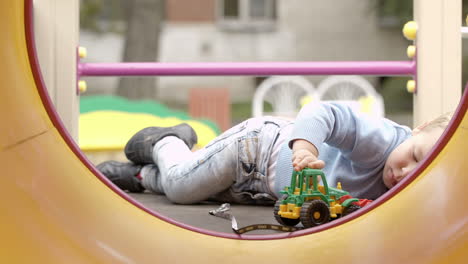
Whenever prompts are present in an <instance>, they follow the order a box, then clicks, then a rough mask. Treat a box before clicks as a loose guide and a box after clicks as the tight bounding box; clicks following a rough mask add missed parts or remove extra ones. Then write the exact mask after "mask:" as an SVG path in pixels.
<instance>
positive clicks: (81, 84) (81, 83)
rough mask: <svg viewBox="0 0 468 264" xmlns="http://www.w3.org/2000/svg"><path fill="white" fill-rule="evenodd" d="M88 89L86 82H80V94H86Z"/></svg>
mask: <svg viewBox="0 0 468 264" xmlns="http://www.w3.org/2000/svg"><path fill="white" fill-rule="evenodd" d="M87 89H88V84H87V83H86V81H83V80H81V81H78V90H79V91H80V93H85V92H86V90H87Z"/></svg>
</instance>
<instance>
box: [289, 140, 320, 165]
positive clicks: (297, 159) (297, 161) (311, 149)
mask: <svg viewBox="0 0 468 264" xmlns="http://www.w3.org/2000/svg"><path fill="white" fill-rule="evenodd" d="M292 151H293V155H292V163H293V167H294V170H295V171H300V170H302V169H304V168H306V167H308V168H311V169H323V167H325V162H324V161H323V160H319V159H318V158H317V157H318V151H317V148H316V147H315V146H314V144H312V143H310V142H309V141H307V140H304V139H296V140H294V142H293V144H292Z"/></svg>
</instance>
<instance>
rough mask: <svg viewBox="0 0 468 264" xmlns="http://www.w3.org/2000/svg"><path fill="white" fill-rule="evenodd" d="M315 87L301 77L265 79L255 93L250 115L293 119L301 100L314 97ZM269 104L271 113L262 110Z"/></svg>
mask: <svg viewBox="0 0 468 264" xmlns="http://www.w3.org/2000/svg"><path fill="white" fill-rule="evenodd" d="M315 94H316V90H315V87H314V86H313V85H312V84H311V83H310V82H309V81H308V80H307V79H305V78H304V77H302V76H273V77H269V78H267V79H265V80H264V81H263V82H262V83H261V84H260V85H259V86H258V88H257V90H256V91H255V94H254V97H253V102H252V115H253V116H254V117H259V116H264V115H276V116H286V117H294V116H295V115H296V113H297V112H298V110H299V109H300V108H301V104H300V102H301V98H303V97H304V96H311V97H312V98H313V97H316V96H315ZM265 102H267V103H270V105H271V107H272V108H273V111H272V112H268V111H266V110H265V109H264V103H265Z"/></svg>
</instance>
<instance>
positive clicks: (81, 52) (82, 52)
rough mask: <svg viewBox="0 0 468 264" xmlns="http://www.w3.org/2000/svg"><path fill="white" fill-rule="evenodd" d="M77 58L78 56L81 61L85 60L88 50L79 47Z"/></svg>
mask: <svg viewBox="0 0 468 264" xmlns="http://www.w3.org/2000/svg"><path fill="white" fill-rule="evenodd" d="M78 56H80V58H82V59H84V58H86V56H88V50H87V49H86V48H85V47H79V48H78Z"/></svg>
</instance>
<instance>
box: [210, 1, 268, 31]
mask: <svg viewBox="0 0 468 264" xmlns="http://www.w3.org/2000/svg"><path fill="white" fill-rule="evenodd" d="M276 1H277V0H218V2H217V4H218V15H217V17H218V24H219V25H220V27H221V28H222V29H225V30H233V31H270V30H273V29H274V28H275V24H276Z"/></svg>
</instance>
